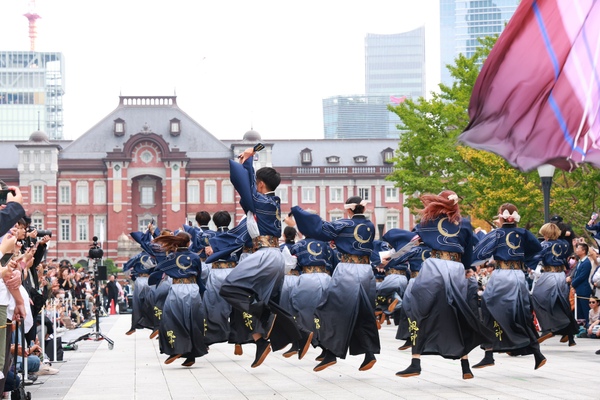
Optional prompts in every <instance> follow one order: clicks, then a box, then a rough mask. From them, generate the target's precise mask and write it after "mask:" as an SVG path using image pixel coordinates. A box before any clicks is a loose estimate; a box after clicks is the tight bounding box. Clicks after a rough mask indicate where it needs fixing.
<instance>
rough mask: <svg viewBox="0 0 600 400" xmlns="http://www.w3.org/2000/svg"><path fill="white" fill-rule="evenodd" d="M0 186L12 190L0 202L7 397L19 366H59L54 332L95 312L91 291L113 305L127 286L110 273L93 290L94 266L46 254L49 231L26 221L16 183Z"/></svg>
mask: <svg viewBox="0 0 600 400" xmlns="http://www.w3.org/2000/svg"><path fill="white" fill-rule="evenodd" d="M0 186H2V190H12V193H9V194H8V195H7V197H6V199H7V200H6V204H1V203H0V238H1V239H0V258H2V262H1V264H2V265H1V266H0V387H1V388H3V391H2V392H1V393H2V395H3V398H9V396H10V392H11V391H13V390H16V389H17V388H18V386H19V385H20V375H24V374H23V370H27V372H28V375H27V377H26V379H27V380H29V381H34V380H36V379H37V377H38V376H39V375H48V374H56V373H57V372H58V370H57V369H55V368H52V366H51V361H54V360H53V354H52V353H53V352H52V351H51V350H50V349H51V347H52V346H53V343H54V337H53V335H57V336H58V335H59V334H60V331H62V330H65V329H73V328H77V327H78V326H80V325H82V324H84V323H85V322H86V321H90V320H92V319H93V318H95V315H96V310H95V307H96V301H95V295H96V294H98V295H99V297H100V299H104V300H105V301H106V300H114V305H115V306H116V305H117V304H119V303H121V304H125V303H126V301H127V295H128V294H129V293H128V292H129V291H130V287H129V285H128V284H127V283H126V282H123V284H121V283H119V282H117V281H116V278H115V277H114V276H112V277H110V279H109V281H108V283H107V284H106V285H103V286H102V287H101V288H100V290H96V288H95V280H94V276H93V272H90V271H88V270H86V269H85V268H83V267H80V266H78V265H76V266H73V265H71V263H70V262H69V261H66V260H63V261H61V262H60V263H59V262H58V260H56V259H48V258H47V257H46V256H47V246H48V243H49V242H50V241H51V240H52V237H51V232H48V231H40V232H42V233H43V236H41V235H39V234H38V230H37V229H36V227H34V226H31V220H30V219H29V218H28V217H27V215H26V211H25V209H24V207H23V198H22V195H21V192H20V190H19V188H17V187H7V186H6V185H5V184H4V183H3V182H1V181H0ZM76 267H77V268H76ZM99 304H100V308H101V310H98V312H99V313H101V314H106V313H107V310H108V307H110V303H104V302H102V301H100V302H99ZM18 324H19V325H21V326H22V327H24V329H23V331H24V332H25V334H24V339H23V337H21V336H22V335H21V334H20V332H21V329H19V330H17V329H15V327H16V326H17V325H18ZM42 324H43V326H44V329H42V328H41V326H42ZM54 326H56V327H57V329H56V331H54V328H53V327H54ZM42 332H44V337H42V336H41V335H42V334H41V333H42ZM22 344H24V345H22ZM3 346H4V348H3ZM44 350H45V351H44ZM61 350H62V349H61ZM15 354H17V357H16V360H15V357H14V355H15ZM55 354H56V353H55ZM49 355H50V357H49ZM25 363H26V365H27V368H24V364H25Z"/></svg>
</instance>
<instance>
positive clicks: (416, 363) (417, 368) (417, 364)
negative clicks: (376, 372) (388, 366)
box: [396, 358, 421, 378]
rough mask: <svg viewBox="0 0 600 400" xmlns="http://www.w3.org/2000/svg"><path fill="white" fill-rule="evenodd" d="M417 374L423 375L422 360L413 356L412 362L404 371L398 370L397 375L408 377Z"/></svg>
mask: <svg viewBox="0 0 600 400" xmlns="http://www.w3.org/2000/svg"><path fill="white" fill-rule="evenodd" d="M417 375H421V360H420V359H419V358H413V359H412V361H411V362H410V365H409V367H408V368H406V369H405V370H404V371H399V372H396V376H399V377H402V378H408V377H411V376H417Z"/></svg>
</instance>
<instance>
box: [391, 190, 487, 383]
mask: <svg viewBox="0 0 600 400" xmlns="http://www.w3.org/2000/svg"><path fill="white" fill-rule="evenodd" d="M458 200H459V197H458V195H457V194H456V193H454V192H453V191H450V190H444V191H443V192H441V193H440V194H439V195H432V194H427V195H423V196H421V202H422V203H423V205H424V208H423V209H422V210H420V212H419V213H420V215H421V221H420V223H419V224H418V225H417V226H416V227H415V231H416V233H418V235H419V236H420V238H421V240H422V241H423V242H424V243H425V244H426V245H427V246H429V247H430V248H431V249H432V250H431V258H428V259H427V260H425V261H424V262H423V265H422V268H421V271H420V273H419V275H418V276H417V277H416V278H414V283H413V284H412V285H411V286H409V288H408V290H407V291H406V292H405V294H404V298H405V304H403V306H406V307H405V310H406V314H407V316H408V318H409V320H408V321H409V327H410V338H411V341H412V362H411V364H410V366H409V367H408V368H406V369H405V370H403V371H400V372H398V373H396V375H397V376H400V377H411V376H416V375H420V373H421V355H429V354H436V355H440V356H442V357H444V358H450V359H459V358H460V360H461V367H462V377H463V379H471V378H473V373H472V372H471V369H470V368H469V360H468V358H467V355H468V354H469V352H470V351H471V350H472V349H473V348H475V347H476V346H478V345H480V344H481V343H482V342H484V341H485V339H486V337H491V334H492V333H491V332H486V329H485V327H484V326H483V325H482V324H481V321H480V319H479V316H478V314H477V313H476V310H473V309H472V308H471V306H470V303H469V301H468V298H467V296H468V293H467V292H468V281H467V279H465V269H466V268H468V267H470V265H471V255H472V252H473V231H472V228H471V223H470V221H468V220H467V219H465V218H462V217H461V215H460V210H459V207H458Z"/></svg>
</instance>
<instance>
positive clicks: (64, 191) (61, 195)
mask: <svg viewBox="0 0 600 400" xmlns="http://www.w3.org/2000/svg"><path fill="white" fill-rule="evenodd" d="M58 204H71V182H69V181H63V182H60V183H59V184H58Z"/></svg>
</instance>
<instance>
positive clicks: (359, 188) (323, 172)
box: [0, 96, 413, 265]
mask: <svg viewBox="0 0 600 400" xmlns="http://www.w3.org/2000/svg"><path fill="white" fill-rule="evenodd" d="M176 100H177V99H176V97H175V96H144V97H129V96H121V97H120V100H119V105H118V107H117V108H116V109H115V110H114V111H113V112H111V113H110V114H109V115H107V116H106V117H105V118H103V119H102V120H101V121H99V122H98V123H96V124H95V125H94V126H93V127H92V128H91V129H90V130H88V131H87V132H86V133H85V134H83V135H82V136H81V137H80V138H78V139H77V140H75V141H49V140H48V137H47V136H46V135H45V134H44V133H43V132H34V133H33V134H32V135H31V137H30V139H29V141H27V142H12V141H4V142H1V143H0V148H2V154H3V155H5V156H4V157H3V158H2V160H1V161H0V174H1V175H0V177H1V178H2V179H4V180H5V181H6V182H7V183H8V184H14V185H18V186H19V187H20V188H21V190H22V192H23V195H24V199H25V203H26V209H27V211H28V213H29V214H30V215H31V217H32V219H33V224H34V225H36V226H37V227H38V228H44V229H49V230H52V231H53V239H52V241H51V242H50V245H49V250H48V257H49V258H58V259H59V260H62V259H67V260H69V261H71V262H73V263H75V262H80V263H85V262H86V261H87V254H88V250H89V248H90V244H91V243H92V238H93V236H96V237H98V238H99V241H100V242H101V244H102V248H103V249H104V257H105V258H110V259H112V260H114V261H115V262H116V263H117V264H119V265H120V264H121V263H122V262H124V261H126V260H127V259H128V258H129V257H130V256H131V255H132V254H134V253H135V252H137V249H136V246H135V245H134V244H133V243H131V241H130V240H128V234H129V232H131V231H134V230H139V229H141V227H144V226H146V225H147V224H148V223H149V222H150V221H151V220H152V219H154V220H155V221H156V224H157V225H158V226H159V227H165V228H170V229H177V228H178V227H180V226H181V225H182V224H183V223H184V222H185V221H192V222H194V223H195V221H194V216H195V214H196V212H197V211H199V210H206V211H208V212H209V213H211V214H212V213H214V212H216V211H219V210H226V211H228V212H229V213H231V215H232V217H233V220H234V221H238V220H239V219H240V218H241V217H242V214H243V213H242V211H241V208H240V207H239V205H238V203H237V199H236V194H235V191H234V189H233V186H232V185H231V182H230V181H229V168H228V160H229V159H233V158H235V156H236V155H237V154H238V153H239V152H241V151H242V150H243V149H245V148H247V147H250V146H252V145H254V144H256V143H257V142H259V141H261V142H262V143H264V144H265V146H266V148H265V149H264V150H263V151H261V152H260V153H258V154H257V156H256V158H255V166H256V168H260V167H262V166H272V167H274V168H276V169H277V170H278V171H279V172H280V173H281V175H282V183H281V185H280V187H279V189H278V190H277V194H278V195H279V196H280V197H281V200H282V213H286V212H287V211H289V209H290V208H291V207H292V206H293V205H300V206H301V207H303V208H305V209H309V210H312V211H314V212H316V213H318V214H319V215H321V217H322V218H324V219H327V220H333V219H337V218H341V217H342V216H343V215H344V208H343V203H344V202H345V200H346V198H348V197H349V196H353V195H360V196H362V197H363V198H366V199H368V200H369V202H370V205H369V206H368V209H369V213H370V214H371V215H370V217H371V219H372V220H374V222H375V224H376V225H378V226H379V227H380V229H384V230H385V229H389V228H392V227H401V228H405V229H410V228H412V226H413V219H412V216H410V215H409V213H408V212H407V210H406V209H404V208H403V207H402V204H403V195H402V194H401V193H400V192H399V191H398V189H397V188H394V186H393V183H392V182H388V181H386V180H385V177H386V176H387V175H388V174H389V173H390V172H391V169H392V165H391V163H390V162H391V158H392V157H393V156H394V152H395V149H396V147H397V143H396V141H395V140H390V139H352V140H340V139H336V140H301V139H300V140H263V139H262V138H261V137H260V135H259V134H258V133H257V132H255V131H249V132H247V133H246V134H245V135H244V136H243V137H242V138H241V140H239V141H231V140H224V141H222V140H219V139H217V138H216V137H214V136H213V135H212V134H210V133H209V132H208V131H206V130H205V129H204V128H203V127H202V126H201V125H200V124H198V123H197V122H196V121H194V120H193V119H192V118H190V117H189V116H188V115H187V114H186V113H185V112H184V111H183V110H181V109H180V108H179V107H178V105H177V101H176Z"/></svg>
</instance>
